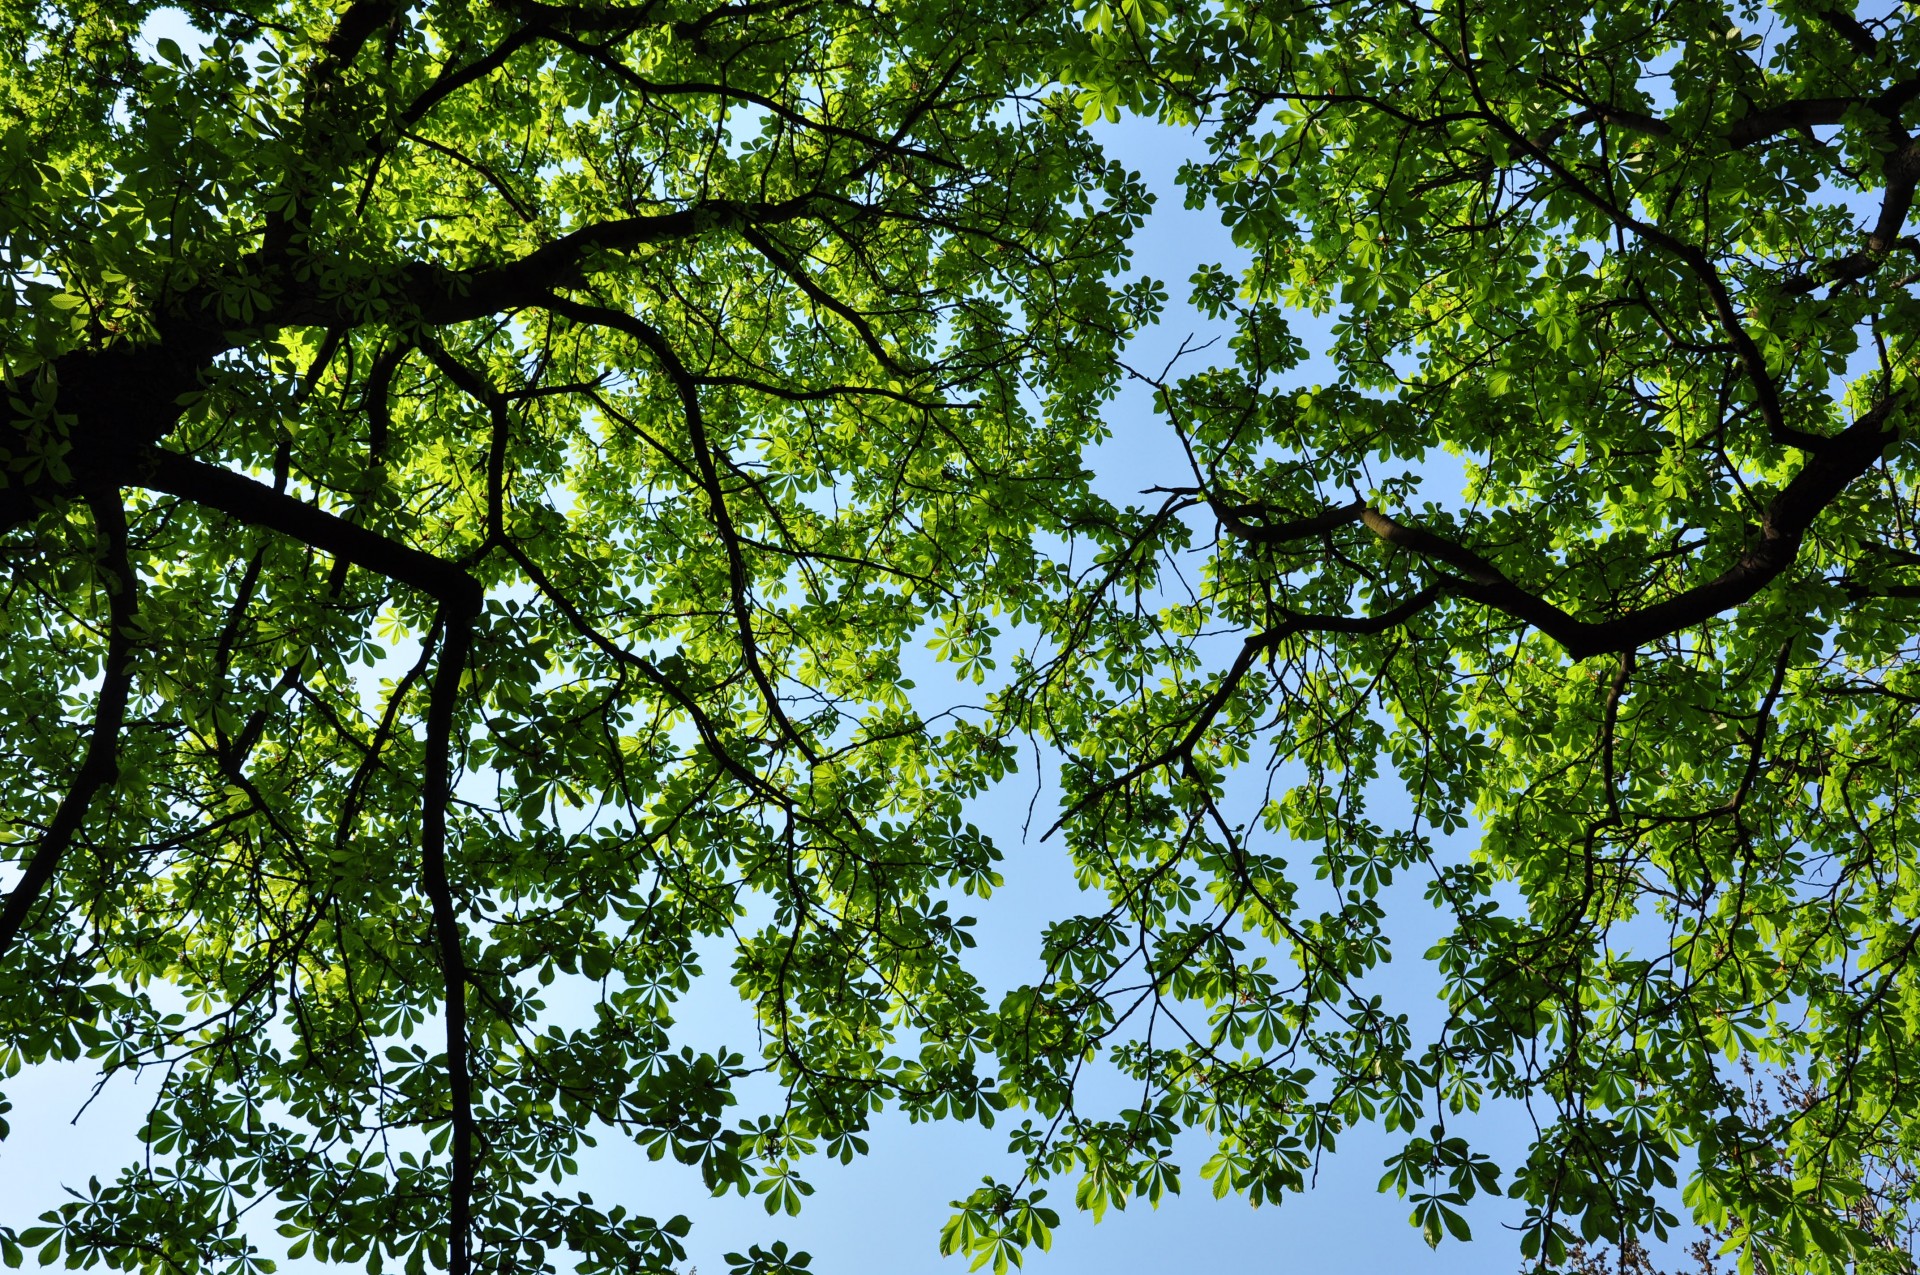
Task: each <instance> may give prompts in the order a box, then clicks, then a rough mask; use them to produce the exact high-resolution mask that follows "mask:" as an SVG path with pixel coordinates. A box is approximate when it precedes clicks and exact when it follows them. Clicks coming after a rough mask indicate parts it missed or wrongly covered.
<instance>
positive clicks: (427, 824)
mask: <svg viewBox="0 0 1920 1275" xmlns="http://www.w3.org/2000/svg"><path fill="white" fill-rule="evenodd" d="M478 614H479V605H478V598H477V597H476V598H474V599H470V600H469V604H468V605H465V606H462V605H459V604H449V605H442V607H441V608H440V623H441V625H442V626H443V627H444V628H445V630H446V637H445V640H444V642H443V644H442V646H441V648H440V662H439V664H438V666H437V667H436V668H435V669H434V673H433V687H432V689H431V690H430V691H429V698H428V701H427V738H426V756H425V758H424V763H423V764H424V766H425V769H426V774H425V776H424V783H423V792H422V794H421V811H420V869H421V870H420V878H421V886H422V888H423V889H424V890H425V891H426V895H427V898H428V900H429V902H430V903H431V904H432V907H433V933H434V939H435V943H436V945H437V947H438V948H439V956H440V978H441V982H442V983H443V985H444V988H445V995H446V1023H447V1082H448V1086H449V1088H450V1089H451V1090H452V1093H451V1097H452V1121H453V1132H452V1152H453V1174H452V1178H453V1180H452V1184H451V1185H452V1191H453V1198H452V1200H451V1201H449V1204H448V1208H447V1273H448V1275H468V1270H469V1266H470V1262H471V1254H470V1246H471V1244H472V1229H473V1179H474V1129H473V1075H472V1072H471V1070H470V1069H469V1065H468V1059H467V964H466V956H465V953H464V952H463V951H462V950H461V931H460V921H459V918H458V916H456V915H455V912H454V906H453V889H452V887H451V886H450V885H449V884H448V882H447V805H448V803H449V802H450V801H451V800H452V797H453V761H452V736H453V716H454V707H455V705H456V703H457V701H458V700H459V696H460V678H461V675H462V674H463V673H464V672H465V671H466V665H467V657H468V656H469V655H470V654H471V652H472V650H473V622H474V620H475V618H476V617H477V616H478Z"/></svg>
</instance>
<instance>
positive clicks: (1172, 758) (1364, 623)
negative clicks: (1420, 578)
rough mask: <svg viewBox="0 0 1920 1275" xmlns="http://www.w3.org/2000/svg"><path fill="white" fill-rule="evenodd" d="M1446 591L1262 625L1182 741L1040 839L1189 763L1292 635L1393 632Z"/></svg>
mask: <svg viewBox="0 0 1920 1275" xmlns="http://www.w3.org/2000/svg"><path fill="white" fill-rule="evenodd" d="M1443 592H1445V589H1444V588H1443V587H1442V586H1439V585H1431V586H1429V587H1427V588H1425V589H1422V590H1420V592H1418V593H1416V594H1414V595H1413V596H1412V597H1409V598H1405V599H1403V600H1402V601H1400V602H1398V603H1396V604H1395V605H1394V606H1392V607H1389V608H1388V609H1387V610H1385V611H1382V612H1380V614H1378V615H1302V614H1299V613H1297V612H1295V613H1290V614H1287V615H1286V616H1285V618H1284V619H1283V620H1282V621H1281V622H1280V623H1279V624H1277V625H1275V626H1274V627H1273V628H1271V629H1264V630H1262V631H1261V632H1259V633H1255V634H1252V635H1251V636H1249V637H1248V638H1247V639H1246V640H1245V641H1244V642H1242V643H1241V644H1240V653H1239V654H1238V655H1237V656H1235V657H1234V661H1233V664H1232V666H1231V667H1230V668H1228V669H1227V671H1226V672H1225V673H1224V674H1222V675H1221V678H1220V684H1219V685H1218V686H1216V687H1215V688H1214V691H1213V694H1211V695H1209V696H1207V698H1206V701H1205V702H1204V703H1202V704H1201V705H1200V708H1199V709H1198V710H1197V711H1196V712H1195V713H1194V714H1193V716H1192V717H1191V718H1190V719H1188V723H1187V729H1186V731H1185V732H1184V733H1183V734H1182V735H1181V736H1180V739H1179V742H1177V743H1174V744H1169V745H1168V746H1167V747H1166V748H1163V749H1162V750H1160V751H1159V752H1158V753H1155V754H1154V755H1153V756H1151V757H1149V758H1147V759H1146V760H1145V761H1142V762H1138V763H1136V764H1135V765H1133V766H1130V767H1128V768H1127V770H1126V771H1125V772H1124V773H1122V774H1121V775H1119V776H1118V777H1116V778H1114V779H1110V780H1107V781H1105V782H1103V783H1101V784H1100V785H1098V786H1097V787H1096V788H1095V789H1094V790H1093V791H1092V792H1089V793H1088V794H1087V795H1086V796H1084V797H1082V798H1081V799H1080V800H1078V801H1076V802H1074V803H1073V805H1071V806H1069V807H1068V808H1067V809H1066V810H1065V811H1063V812H1062V813H1061V815H1060V817H1059V818H1058V819H1056V820H1054V821H1053V826H1052V827H1050V828H1048V829H1047V830H1046V832H1044V833H1042V834H1041V837H1040V839H1041V840H1042V841H1045V840H1046V839H1047V838H1048V837H1051V836H1052V835H1053V834H1054V833H1056V832H1058V831H1059V830H1060V829H1061V828H1062V827H1064V826H1065V825H1066V823H1067V821H1068V820H1069V819H1072V818H1073V817H1074V816H1075V815H1077V814H1079V813H1080V812H1081V811H1082V810H1085V809H1086V808H1087V807H1088V806H1089V805H1091V804H1092V803H1093V802H1094V801H1096V800H1098V799H1099V798H1100V797H1101V795H1102V794H1105V793H1109V792H1112V791H1113V790H1115V789H1117V788H1122V787H1125V786H1126V785H1127V784H1130V783H1132V782H1133V781H1134V780H1136V779H1138V778H1139V777H1140V776H1142V775H1144V774H1146V773H1147V772H1149V771H1152V770H1157V769H1159V768H1160V767H1162V766H1167V765H1171V764H1173V763H1174V762H1178V761H1188V762H1190V761H1191V760H1192V758H1193V750H1194V748H1195V747H1196V746H1198V744H1199V743H1200V739H1201V737H1202V736H1203V735H1205V734H1206V733H1207V730H1208V729H1209V728H1210V727H1211V726H1212V725H1213V722H1214V719H1215V718H1217V717H1219V715H1220V713H1221V712H1222V710H1224V709H1225V708H1226V706H1227V702H1228V701H1229V700H1231V699H1232V698H1233V696H1234V692H1235V691H1237V690H1239V689H1240V682H1241V680H1242V679H1243V678H1245V677H1246V675H1247V674H1248V673H1249V672H1250V671H1252V669H1253V665H1254V661H1256V660H1258V659H1259V658H1260V657H1261V656H1263V655H1267V654H1269V653H1271V652H1273V651H1277V650H1279V649H1280V647H1281V646H1283V645H1284V644H1285V643H1286V642H1288V641H1289V640H1291V639H1293V638H1296V637H1299V636H1301V635H1302V634H1307V633H1346V634H1350V635H1354V636H1373V635H1378V634H1381V633H1386V632H1389V631H1390V630H1393V629H1396V628H1398V627H1400V626H1401V625H1402V624H1405V623H1406V622H1407V621H1409V620H1411V619H1413V617H1414V616H1416V615H1418V614H1420V613H1421V612H1422V611H1424V610H1426V609H1427V608H1428V607H1429V606H1431V605H1432V604H1433V603H1434V602H1435V601H1436V600H1438V598H1439V597H1440V595H1441V594H1442V593H1443Z"/></svg>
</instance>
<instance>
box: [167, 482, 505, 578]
mask: <svg viewBox="0 0 1920 1275" xmlns="http://www.w3.org/2000/svg"><path fill="white" fill-rule="evenodd" d="M134 469H135V473H134V475H133V477H132V479H131V481H133V482H135V483H137V484H138V485H140V486H143V487H146V488H149V489H150V490H153V491H163V492H166V493H167V494H168V495H171V496H179V497H181V498H182V499H185V500H191V501H194V502H196V503H198V504H202V505H205V506H207V507H208V508H210V509H218V510H219V511H220V512H222V513H224V514H227V515H229V516H231V517H234V518H237V519H239V520H240V521H241V522H245V523H250V524H252V525H253V526H256V527H268V528H271V529H272V530H274V531H278V532H281V533H283V534H285V535H289V536H292V537H293V538H294V539H296V540H299V541H301V542H302V543H304V544H308V545H312V546H313V547H314V548H315V549H318V550H320V551H321V552H323V553H328V554H332V555H333V556H334V557H336V558H341V559H344V560H345V561H347V562H351V563H353V564H354V565H355V566H357V567H363V568H365V569H366V570H368V571H372V572H374V573H375V574H376V575H383V576H385V577H387V578H388V579H389V580H393V581H395V582H397V583H399V584H404V585H407V586H409V587H410V588H415V589H418V590H420V591H421V592H422V593H425V594H427V595H428V596H430V597H432V598H435V599H436V600H438V601H439V602H441V603H442V604H444V605H447V606H453V607H456V608H463V609H466V610H471V611H476V612H477V611H478V609H479V599H480V584H479V582H478V581H476V580H475V579H474V578H473V577H472V576H470V575H468V574H467V573H466V572H465V571H463V570H461V568H460V567H459V566H458V565H457V564H455V563H452V562H448V561H447V560H446V559H444V558H437V557H435V556H434V555H433V554H430V553H426V552H424V551H423V550H420V549H415V548H413V547H412V546H411V545H407V544H403V543H401V542H400V541H398V540H390V539H388V538H387V537H386V536H383V535H381V534H379V533H378V532H374V531H368V530H367V529H366V528H364V527H357V526H355V525H354V524H353V523H350V522H348V521H347V520H346V519H344V518H342V517H340V516H338V515H337V514H330V513H328V512H327V511H326V510H324V509H317V508H315V507H314V506H312V505H309V504H307V503H306V502H305V501H301V500H296V499H295V498H293V497H292V496H287V495H283V494H281V493H280V492H277V491H275V490H273V488H271V487H269V486H267V485H266V484H265V483H260V482H256V481H254V480H253V479H251V478H248V477H246V476H245V475H244V474H236V473H234V472H233V471H232V470H230V469H222V468H220V467H219V466H218V465H209V464H207V463H206V462H205V461H201V460H195V459H193V458H192V457H190V456H182V455H180V454H179V453H178V452H169V451H164V450H162V449H160V448H157V447H156V448H150V449H148V451H147V452H146V453H145V454H144V455H143V456H141V457H140V458H139V459H138V460H137V461H136V462H135V465H134Z"/></svg>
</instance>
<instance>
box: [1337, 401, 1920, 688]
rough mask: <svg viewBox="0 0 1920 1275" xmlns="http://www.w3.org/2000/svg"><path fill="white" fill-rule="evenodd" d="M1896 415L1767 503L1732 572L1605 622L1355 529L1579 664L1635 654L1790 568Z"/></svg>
mask: <svg viewBox="0 0 1920 1275" xmlns="http://www.w3.org/2000/svg"><path fill="white" fill-rule="evenodd" d="M1893 406H1894V400H1892V399H1887V400H1884V401H1882V402H1881V403H1880V404H1879V405H1878V406H1876V407H1874V408H1873V409H1872V410H1871V411H1869V412H1866V413H1864V414H1863V415H1861V417H1860V418H1859V419H1858V420H1856V421H1854V423H1853V424H1852V425H1850V426H1848V427H1847V428H1846V430H1845V431H1844V432H1842V433H1841V434H1839V435H1837V436H1836V437H1835V438H1834V439H1833V440H1832V444H1831V446H1829V447H1828V448H1826V449H1824V450H1823V451H1822V452H1821V453H1820V454H1819V455H1817V456H1815V457H1813V458H1812V459H1811V460H1809V461H1808V462H1807V464H1806V465H1805V466H1804V467H1803V468H1802V469H1801V470H1800V472H1799V473H1798V474H1795V475H1794V477H1793V479H1792V480H1791V481H1790V482H1788V483H1787V485H1786V486H1785V487H1784V488H1782V489H1781V492H1780V494H1779V495H1778V496H1776V497H1774V499H1773V503H1772V504H1771V505H1769V506H1768V507H1767V510H1766V513H1765V514H1764V515H1763V516H1762V518H1761V522H1760V534H1759V536H1758V538H1757V539H1756V540H1755V542H1754V543H1753V545H1752V546H1751V547H1749V548H1748V549H1747V550H1746V552H1744V553H1742V554H1741V555H1740V558H1739V560H1738V561H1736V562H1735V563H1734V564H1733V565H1732V566H1731V567H1729V568H1727V569H1726V570H1725V571H1723V572H1721V573H1720V574H1719V575H1717V576H1715V577H1714V578H1713V579H1711V580H1709V581H1707V582H1706V583H1704V584H1700V585H1696V586H1695V587H1693V588H1691V589H1687V590H1685V591H1684V592H1682V593H1680V594H1677V595H1676V596H1674V597H1671V598H1668V599H1667V600H1665V601H1664V602H1656V603H1654V604H1653V605H1651V606H1645V607H1640V608H1639V609H1637V610H1633V611H1629V612H1627V613H1626V614H1624V615H1619V616H1615V617H1614V618H1612V619H1609V620H1579V619H1576V618H1574V617H1573V616H1572V615H1569V614H1568V613H1567V612H1566V611H1564V610H1562V609H1561V608H1559V607H1558V606H1555V605H1554V604H1553V603H1551V602H1549V601H1547V600H1546V599H1545V598H1542V597H1540V596H1538V595H1537V594H1533V593H1530V592H1528V591H1527V590H1525V589H1523V588H1521V587H1520V586H1519V585H1517V584H1515V583H1514V582H1513V581H1512V580H1510V579H1508V578H1507V576H1506V575H1505V573H1503V572H1502V571H1501V570H1500V569H1499V568H1498V567H1496V566H1494V565H1493V564H1492V563H1491V562H1488V561H1487V560H1486V559H1485V558H1483V557H1481V556H1480V555H1479V554H1477V553H1475V552H1474V551H1473V550H1471V549H1469V548H1467V547H1466V546H1464V545H1461V544H1458V543H1456V542H1454V541H1452V540H1448V539H1447V538H1446V537H1444V536H1440V535H1437V534H1435V533H1434V532H1431V531H1428V530H1426V529H1425V528H1422V527H1417V526H1410V525H1406V524H1403V523H1399V522H1395V521H1394V520H1393V519H1391V518H1389V517H1387V516H1386V515H1385V514H1382V513H1379V512H1377V511H1375V510H1372V509H1369V510H1367V511H1366V512H1365V513H1364V514H1362V515H1361V521H1362V522H1363V523H1364V524H1365V525H1366V527H1367V529H1368V530H1369V531H1372V532H1373V533H1374V534H1375V535H1376V536H1379V537H1380V538H1381V539H1382V540H1385V541H1386V542H1387V543H1389V544H1393V545H1398V546H1400V547H1401V548H1404V549H1407V550H1409V551H1411V552H1413V553H1415V554H1418V555H1419V556H1421V557H1423V558H1429V559H1432V560H1433V561H1435V562H1439V563H1443V564H1445V565H1447V566H1449V567H1452V568H1454V570H1456V571H1458V572H1460V573H1461V576H1460V577H1459V578H1455V579H1452V580H1449V581H1447V582H1446V585H1445V587H1446V588H1447V589H1448V590H1449V591H1450V592H1452V593H1455V594H1458V595H1459V596H1461V597H1465V598H1470V599H1472V600H1473V601H1475V602H1479V603H1481V604H1482V605H1485V606H1490V607H1493V608H1494V609H1495V610H1497V611H1502V612H1505V613H1506V614H1507V615H1510V616H1512V617H1513V618H1514V619H1516V620H1520V621H1522V622H1524V623H1526V624H1528V625H1531V626H1532V627H1534V628H1536V629H1539V630H1540V631H1541V632H1542V633H1545V634H1546V635H1547V636H1548V637H1550V638H1552V639H1553V640H1554V641H1556V642H1558V643H1559V644H1560V645H1561V646H1562V647H1564V648H1565V649H1566V652H1567V654H1568V655H1570V656H1572V657H1573V658H1574V659H1576V660H1579V659H1586V658H1587V657H1589V656H1594V655H1602V654H1607V653H1610V652H1626V651H1632V650H1635V649H1637V648H1639V647H1642V646H1645V645H1647V644H1648V643H1649V642H1654V641H1657V640H1659V639H1660V638H1663V637H1666V636H1667V635H1669V634H1672V633H1677V632H1679V631H1680V630H1682V629H1686V628H1691V627H1692V626H1693V625H1696V624H1700V623H1702V622H1704V621H1706V620H1709V619H1711V618H1712V617H1714V616H1716V615H1719V614H1720V613H1721V612H1723V611H1728V610H1731V609H1733V608H1734V607H1737V606H1739V605H1740V604H1741V603H1743V602H1745V601H1747V599H1749V598H1751V597H1753V596H1754V595H1755V594H1756V593H1758V592H1760V590H1762V589H1764V588H1765V587H1766V586H1767V585H1768V584H1770V583H1772V581H1773V580H1774V579H1775V578H1776V577H1778V576H1779V575H1780V573H1781V572H1783V571H1785V570H1786V569H1787V567H1789V566H1790V565H1792V563H1793V560H1794V559H1795V557H1797V556H1798V554H1799V552H1800V544H1801V541H1802V540H1803V539H1804V538H1805V536H1806V533H1807V531H1808V529H1809V528H1811V527H1812V525H1813V521H1814V519H1815V518H1817V517H1819V515H1820V513H1821V511H1822V510H1824V509H1826V507H1827V506H1828V505H1830V504H1832V503H1833V501H1834V500H1835V499H1836V498H1837V497H1838V496H1839V495H1840V493H1841V492H1842V491H1844V490H1846V488H1847V485H1848V484H1849V483H1851V482H1853V480H1854V479H1856V478H1858V477H1859V476H1860V475H1861V474H1863V473H1865V472H1866V471H1867V470H1868V469H1869V468H1871V467H1872V466H1873V464H1874V462H1875V461H1876V460H1878V459H1879V457H1880V455H1881V453H1882V452H1884V451H1885V450H1886V449H1887V447H1889V446H1890V445H1891V444H1892V443H1894V442H1895V441H1896V440H1897V439H1898V438H1899V433H1898V431H1897V430H1895V429H1891V428H1889V427H1888V426H1887V423H1886V422H1887V418H1888V416H1889V415H1891V413H1892V411H1893Z"/></svg>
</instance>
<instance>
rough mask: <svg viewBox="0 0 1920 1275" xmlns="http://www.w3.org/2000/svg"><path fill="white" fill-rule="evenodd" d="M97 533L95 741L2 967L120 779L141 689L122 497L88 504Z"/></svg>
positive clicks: (9, 915)
mask: <svg viewBox="0 0 1920 1275" xmlns="http://www.w3.org/2000/svg"><path fill="white" fill-rule="evenodd" d="M87 503H88V505H89V506H90V507H91V508H92V510H93V519H94V525H95V527H96V528H97V529H98V530H99V532H100V559H101V565H102V566H103V567H104V568H105V571H104V573H103V574H104V576H105V581H104V582H105V584H106V589H107V653H106V658H105V660H104V661H103V663H102V671H101V675H100V694H99V696H98V698H97V699H96V700H95V701H94V709H93V733H92V737H91V738H90V739H89V740H88V742H87V755H86V758H85V760H83V761H82V762H81V763H80V769H79V771H78V772H77V773H76V774H75V775H74V777H73V784H72V786H71V787H69V788H68V789H67V795H66V796H65V797H64V798H62V799H61V802H60V805H59V808H58V809H56V810H55V811H54V814H53V822H52V823H50V824H48V825H47V830H46V832H45V833H44V834H43V835H42V836H41V838H40V844H39V845H38V846H37V847H35V849H34V852H33V858H31V859H30V860H28V861H27V867H26V871H25V872H24V873H22V874H21V877H20V882H19V884H17V885H16V886H14V888H13V892H12V893H11V894H9V895H8V896H7V902H6V906H5V907H4V908H0V959H3V958H5V956H6V954H7V953H8V952H9V951H10V950H11V949H12V947H13V943H14V940H15V939H16V938H17V937H18V936H19V934H20V929H21V926H23V925H24V924H25V923H26V919H27V913H28V912H30V911H32V909H33V905H34V903H35V902H36V901H37V900H38V899H39V897H40V895H41V893H42V892H43V891H45V890H46V888H47V885H48V883H50V882H51V881H52V880H53V874H54V872H55V871H56V870H57V869H58V868H59V866H60V859H61V857H62V856H63V855H65V854H66V851H67V846H68V845H69V844H71V843H72V841H73V838H74V834H76V833H77V832H79V830H80V825H81V824H82V823H83V822H84V821H85V820H86V817H87V810H88V808H89V807H90V806H91V805H92V804H93V799H94V798H95V797H96V796H98V795H99V793H100V790H101V789H103V788H106V787H109V786H110V785H112V784H113V782H114V781H115V780H117V779H118V778H119V777H120V757H119V752H120V731H121V728H122V727H123V726H124V725H125V723H126V716H127V699H128V696H129V694H130V692H131V689H132V686H133V625H134V618H135V614H136V612H137V611H138V609H139V605H140V599H139V578H138V577H137V576H136V575H135V574H134V570H133V566H132V563H131V562H130V561H129V560H128V556H127V514H126V509H125V508H124V507H123V506H122V505H121V503H120V493H119V492H117V491H107V492H101V493H97V494H95V495H91V496H89V497H88V501H87Z"/></svg>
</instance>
